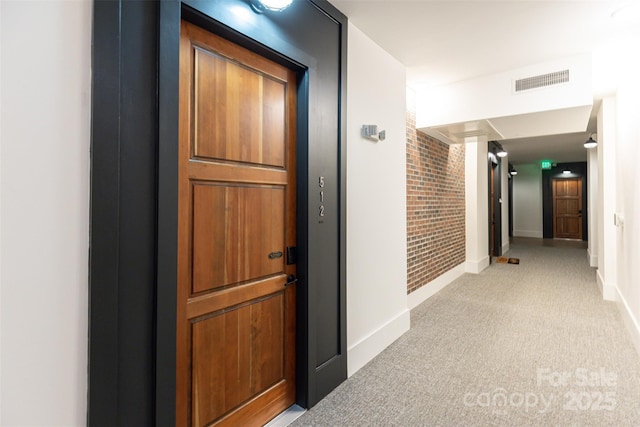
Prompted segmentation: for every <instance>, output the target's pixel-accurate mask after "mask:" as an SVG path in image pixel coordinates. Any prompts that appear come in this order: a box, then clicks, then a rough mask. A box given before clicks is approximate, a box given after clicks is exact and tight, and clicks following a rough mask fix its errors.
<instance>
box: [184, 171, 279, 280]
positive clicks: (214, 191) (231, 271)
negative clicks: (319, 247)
mask: <svg viewBox="0 0 640 427" xmlns="http://www.w3.org/2000/svg"><path fill="white" fill-rule="evenodd" d="M284 218H285V190H284V188H283V187H281V186H279V187H275V186H273V187H271V186H260V187H248V186H231V185H225V184H221V185H203V184H196V185H194V187H193V227H194V230H198V233H194V236H193V292H194V293H196V292H202V291H207V290H211V289H215V288H219V287H221V286H230V285H234V284H237V283H239V282H243V281H246V280H251V279H254V280H255V279H259V278H262V277H265V276H268V275H270V274H276V273H279V272H282V271H284V256H283V250H282V248H283V247H284V239H285V231H284ZM238 254H242V256H238Z"/></svg>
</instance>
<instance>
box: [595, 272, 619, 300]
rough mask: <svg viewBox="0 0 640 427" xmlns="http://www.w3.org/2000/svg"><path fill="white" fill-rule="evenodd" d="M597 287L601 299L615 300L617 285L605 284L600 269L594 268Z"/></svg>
mask: <svg viewBox="0 0 640 427" xmlns="http://www.w3.org/2000/svg"><path fill="white" fill-rule="evenodd" d="M596 273H597V274H596V276H597V279H598V280H597V282H598V288H600V293H601V294H602V299H603V300H605V301H616V297H617V295H618V290H617V286H615V285H610V284H606V283H605V281H604V277H602V274H601V273H600V269H598V270H596Z"/></svg>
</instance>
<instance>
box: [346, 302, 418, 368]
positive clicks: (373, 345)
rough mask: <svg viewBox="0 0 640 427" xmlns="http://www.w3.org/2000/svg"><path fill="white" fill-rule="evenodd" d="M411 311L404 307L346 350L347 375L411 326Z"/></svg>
mask: <svg viewBox="0 0 640 427" xmlns="http://www.w3.org/2000/svg"><path fill="white" fill-rule="evenodd" d="M410 316H411V312H410V311H409V310H408V309H406V310H403V311H402V312H401V313H399V314H398V315H397V316H396V317H394V318H392V319H391V320H389V321H388V322H386V323H385V324H384V325H382V326H380V327H379V328H378V329H376V330H375V331H373V332H371V333H370V334H369V335H367V336H366V337H364V338H362V339H361V340H360V341H358V342H357V343H355V344H354V345H352V346H351V347H349V348H348V350H347V352H348V353H347V376H349V377H350V376H351V375H353V374H355V373H356V372H357V371H358V370H359V369H360V368H362V367H363V366H364V365H366V364H367V363H369V362H370V361H371V359H373V358H374V357H376V356H377V355H378V354H380V352H382V350H384V349H385V348H387V347H388V346H389V345H390V344H391V343H393V342H394V341H395V340H397V339H398V338H400V337H401V336H402V335H403V334H404V333H405V332H407V331H408V330H409V328H410V327H411V320H410Z"/></svg>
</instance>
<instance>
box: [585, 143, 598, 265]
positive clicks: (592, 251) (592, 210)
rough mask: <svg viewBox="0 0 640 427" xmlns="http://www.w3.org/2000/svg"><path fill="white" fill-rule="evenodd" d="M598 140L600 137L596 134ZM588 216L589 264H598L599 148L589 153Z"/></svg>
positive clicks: (590, 149)
mask: <svg viewBox="0 0 640 427" xmlns="http://www.w3.org/2000/svg"><path fill="white" fill-rule="evenodd" d="M595 139H596V141H597V140H598V139H599V138H598V137H597V136H596V138H595ZM587 187H588V188H587V216H588V221H589V223H588V230H589V247H588V249H587V253H588V256H589V265H590V266H591V267H597V266H598V200H599V198H600V194H599V193H598V150H597V148H589V151H588V153H587Z"/></svg>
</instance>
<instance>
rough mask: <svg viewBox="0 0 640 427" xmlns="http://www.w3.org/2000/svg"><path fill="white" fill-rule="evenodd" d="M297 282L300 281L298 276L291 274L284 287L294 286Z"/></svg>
mask: <svg viewBox="0 0 640 427" xmlns="http://www.w3.org/2000/svg"><path fill="white" fill-rule="evenodd" d="M297 281H298V278H297V277H296V276H294V275H293V274H290V275H289V277H287V281H286V283H285V284H284V285H285V286H289V285H293V284H294V283H296V282H297Z"/></svg>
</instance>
